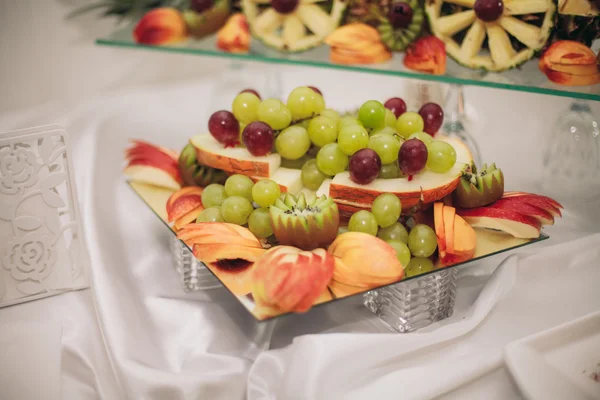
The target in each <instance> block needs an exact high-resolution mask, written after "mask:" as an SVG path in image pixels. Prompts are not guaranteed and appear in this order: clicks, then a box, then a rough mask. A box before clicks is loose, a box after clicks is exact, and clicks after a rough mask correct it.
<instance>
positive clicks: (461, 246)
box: [454, 215, 477, 259]
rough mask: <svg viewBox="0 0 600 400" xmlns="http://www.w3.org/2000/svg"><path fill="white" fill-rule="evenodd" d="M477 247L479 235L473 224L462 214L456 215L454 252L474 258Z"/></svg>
mask: <svg viewBox="0 0 600 400" xmlns="http://www.w3.org/2000/svg"><path fill="white" fill-rule="evenodd" d="M476 247H477V235H476V234H475V230H474V229H473V227H472V226H471V225H469V224H468V223H467V221H465V220H464V219H463V218H462V217H461V216H460V215H455V216H454V254H455V255H457V256H463V257H468V258H467V259H471V258H473V255H474V254H475V249H476Z"/></svg>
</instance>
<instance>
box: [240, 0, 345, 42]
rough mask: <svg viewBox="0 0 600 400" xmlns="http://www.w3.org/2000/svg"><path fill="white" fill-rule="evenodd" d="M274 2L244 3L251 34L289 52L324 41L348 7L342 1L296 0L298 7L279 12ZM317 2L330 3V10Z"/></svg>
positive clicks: (255, 1)
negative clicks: (325, 9)
mask: <svg viewBox="0 0 600 400" xmlns="http://www.w3.org/2000/svg"><path fill="white" fill-rule="evenodd" d="M276 1H277V0H276ZM286 1H287V2H289V1H290V0H286ZM291 1H293V0H291ZM271 3H272V2H271V1H269V0H242V2H241V4H242V9H243V11H244V14H245V15H246V18H247V20H248V24H249V25H250V30H251V31H252V34H253V35H254V36H255V37H257V38H258V39H260V40H261V41H262V42H263V43H264V44H266V45H267V46H270V47H273V48H275V49H277V50H280V51H285V52H290V53H294V52H300V51H305V50H308V49H311V48H313V47H316V46H319V45H320V44H322V43H323V41H324V40H325V38H326V37H327V36H328V35H329V34H330V33H331V32H333V31H334V30H335V29H336V28H337V27H338V26H339V25H340V23H341V22H342V18H343V16H344V11H345V10H346V2H345V1H343V0H333V1H332V0H297V5H296V7H295V8H294V9H293V10H292V11H290V12H285V13H280V12H278V11H277V10H276V9H275V7H273V6H272V4H271ZM318 3H328V5H331V7H330V9H331V11H330V12H329V13H327V12H325V11H324V9H323V8H321V7H320V6H319V5H318Z"/></svg>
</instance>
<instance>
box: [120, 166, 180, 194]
mask: <svg viewBox="0 0 600 400" xmlns="http://www.w3.org/2000/svg"><path fill="white" fill-rule="evenodd" d="M123 174H124V175H125V176H126V177H127V178H129V179H130V180H132V181H135V182H140V183H146V184H149V185H153V186H158V187H161V188H165V189H171V190H178V189H179V188H181V184H180V183H179V182H178V180H177V179H175V178H173V175H171V174H169V173H168V172H165V170H164V169H161V168H157V167H152V166H150V165H129V166H128V167H127V168H125V170H124V171H123Z"/></svg>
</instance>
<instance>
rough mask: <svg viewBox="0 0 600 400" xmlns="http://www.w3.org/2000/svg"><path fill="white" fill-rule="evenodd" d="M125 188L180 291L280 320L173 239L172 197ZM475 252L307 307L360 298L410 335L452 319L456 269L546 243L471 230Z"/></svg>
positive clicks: (134, 185)
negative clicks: (218, 292) (207, 293)
mask: <svg viewBox="0 0 600 400" xmlns="http://www.w3.org/2000/svg"><path fill="white" fill-rule="evenodd" d="M127 183H128V185H129V186H130V188H131V189H132V190H133V191H134V192H135V193H136V194H137V195H138V196H139V198H140V199H141V200H142V201H143V202H144V204H145V205H146V206H148V207H149V208H150V209H151V210H152V212H153V213H154V214H155V215H156V217H157V218H158V219H160V220H161V221H162V222H163V223H164V224H165V225H166V227H167V228H168V229H169V231H170V232H171V233H173V236H172V237H171V239H170V242H171V243H170V248H171V252H172V256H173V266H174V268H175V270H176V271H177V273H178V274H179V275H180V279H181V282H182V286H183V289H184V290H185V291H198V290H210V289H216V288H221V287H224V288H225V289H227V290H228V291H229V292H230V293H231V295H232V296H233V297H234V298H236V299H237V300H238V301H239V302H240V303H242V305H243V306H244V307H245V308H246V309H247V310H248V312H249V313H250V314H252V316H253V317H254V318H255V319H256V320H257V321H265V320H268V319H272V318H278V317H280V316H282V315H286V314H279V315H276V316H270V317H262V316H260V315H258V314H257V313H256V310H255V303H254V300H253V298H252V295H251V294H250V293H248V294H236V293H234V291H232V289H231V287H228V282H227V279H226V277H225V280H224V279H223V275H222V273H221V271H219V270H217V269H216V268H215V267H207V266H206V265H205V264H203V263H202V262H200V261H199V260H197V259H196V258H195V257H194V255H193V254H192V249H190V248H189V247H188V246H187V245H186V244H185V243H184V242H182V241H181V240H179V239H177V236H176V234H175V231H174V230H173V229H172V227H171V226H170V225H169V224H168V223H167V215H166V210H165V204H166V202H167V199H168V198H169V197H170V196H171V194H172V193H173V191H171V190H169V189H165V188H159V187H156V186H152V185H148V184H144V183H139V182H133V181H128V182H127ZM476 234H477V248H476V252H475V255H474V257H473V258H472V259H470V260H468V261H466V262H462V263H458V264H454V265H451V266H444V267H439V268H436V269H434V270H433V271H431V272H426V273H423V274H421V275H418V276H413V277H405V278H403V279H402V280H400V281H396V282H389V283H387V284H385V285H381V286H379V287H375V288H373V287H371V288H369V289H366V290H357V291H356V292H352V293H349V294H347V295H346V296H343V297H342V296H337V297H335V296H333V295H332V296H331V297H330V298H328V299H325V300H321V301H320V302H317V303H316V304H315V305H314V306H313V307H320V306H324V305H325V304H329V303H333V302H335V301H339V300H341V299H344V298H348V297H351V296H356V295H361V296H363V303H364V305H365V306H366V307H367V308H368V309H369V310H371V311H372V312H374V313H375V314H377V315H378V316H379V317H380V318H381V319H382V320H383V321H384V322H385V323H386V324H387V325H389V327H390V328H391V329H393V330H395V331H398V332H411V331H414V330H416V329H419V328H422V327H425V326H427V325H429V324H431V323H433V322H436V321H439V320H441V319H444V318H447V317H449V316H450V315H452V312H453V309H454V298H455V293H456V279H457V267H462V266H469V265H471V266H472V265H473V264H474V263H476V262H477V261H479V260H482V259H484V258H487V257H491V256H493V255H497V254H500V253H504V252H508V251H511V250H515V249H517V248H520V247H523V246H527V245H531V244H534V243H538V242H541V241H543V240H546V239H548V238H549V237H548V236H547V235H546V234H543V233H542V234H541V235H540V236H539V237H538V238H537V239H517V238H514V237H512V236H510V235H507V234H505V233H502V232H496V231H491V230H483V229H476Z"/></svg>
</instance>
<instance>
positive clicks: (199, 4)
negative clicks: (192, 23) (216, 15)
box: [190, 0, 213, 13]
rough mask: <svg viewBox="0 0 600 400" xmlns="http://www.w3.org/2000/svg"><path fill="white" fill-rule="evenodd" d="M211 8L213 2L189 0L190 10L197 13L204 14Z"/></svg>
mask: <svg viewBox="0 0 600 400" xmlns="http://www.w3.org/2000/svg"><path fill="white" fill-rule="evenodd" d="M212 6H213V0H191V1H190V8H191V9H192V10H194V11H196V12H198V13H201V12H204V11H206V10H208V9H209V8H211V7H212Z"/></svg>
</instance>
